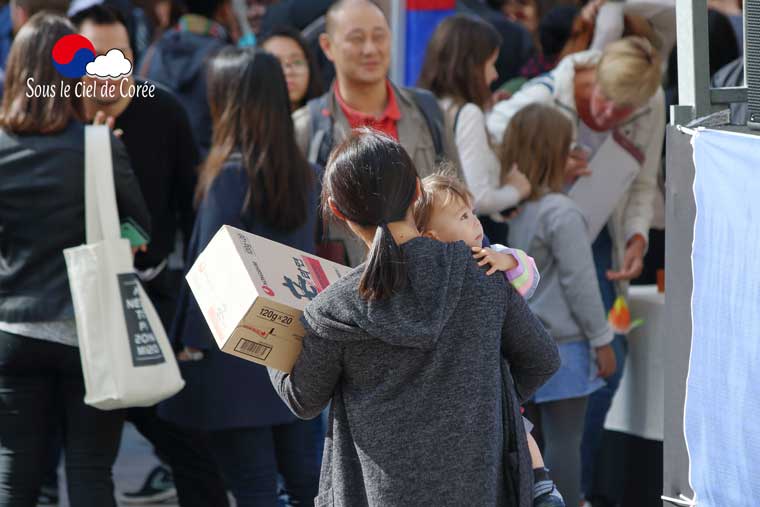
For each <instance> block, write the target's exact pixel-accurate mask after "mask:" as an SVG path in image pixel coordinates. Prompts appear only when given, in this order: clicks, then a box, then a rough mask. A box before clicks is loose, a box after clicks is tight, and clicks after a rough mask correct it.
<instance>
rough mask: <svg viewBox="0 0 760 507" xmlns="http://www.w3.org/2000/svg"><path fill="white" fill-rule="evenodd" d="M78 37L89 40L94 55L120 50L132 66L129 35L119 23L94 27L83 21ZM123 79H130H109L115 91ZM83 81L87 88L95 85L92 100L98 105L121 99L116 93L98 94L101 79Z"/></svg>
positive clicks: (91, 78)
mask: <svg viewBox="0 0 760 507" xmlns="http://www.w3.org/2000/svg"><path fill="white" fill-rule="evenodd" d="M79 33H80V35H83V36H85V37H87V38H88V39H90V42H92V45H93V47H94V48H95V53H96V54H98V55H104V54H106V53H108V51H109V50H110V49H120V50H121V52H122V53H124V56H125V57H126V58H127V59H128V60H129V61H130V62H132V65H133V66H134V61H135V59H134V55H133V54H132V48H131V46H130V45H129V34H128V33H127V29H126V28H124V25H122V24H121V23H113V24H110V25H96V24H95V23H93V22H91V21H85V22H84V23H83V24H82V26H81V27H80V29H79ZM123 79H130V78H129V77H121V78H117V79H109V80H107V81H112V82H113V83H114V84H115V85H116V89H117V90H118V89H119V82H120V81H121V80H123ZM82 80H83V81H85V83H86V84H87V85H88V86H89V85H90V84H92V83H95V85H96V87H95V89H96V95H97V96H96V97H95V98H93V100H94V101H95V102H97V103H99V104H103V105H107V104H112V103H114V102H116V101H118V100H119V99H120V98H121V97H120V95H119V94H118V93H116V94H114V95H103V94H101V93H100V91H101V90H102V86H101V85H102V83H103V81H104V80H103V79H100V78H93V77H89V76H84V77H83V78H82Z"/></svg>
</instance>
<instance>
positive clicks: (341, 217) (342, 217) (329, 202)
mask: <svg viewBox="0 0 760 507" xmlns="http://www.w3.org/2000/svg"><path fill="white" fill-rule="evenodd" d="M327 205H328V206H330V210H331V211H332V212H333V215H335V216H336V217H338V219H339V220H342V221H344V222H348V219H347V218H346V215H344V214H343V213H341V211H340V210H339V209H338V206H336V205H335V201H333V199H332V197H328V198H327Z"/></svg>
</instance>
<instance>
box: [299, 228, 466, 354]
mask: <svg viewBox="0 0 760 507" xmlns="http://www.w3.org/2000/svg"><path fill="white" fill-rule="evenodd" d="M401 250H402V252H403V254H404V259H405V262H406V268H407V280H408V281H407V285H406V287H405V288H404V289H402V290H401V291H400V292H398V293H397V294H394V296H393V297H391V298H388V299H385V300H382V301H365V300H363V299H362V298H361V297H360V296H359V280H360V279H361V276H362V273H363V272H364V264H362V265H360V266H358V267H356V268H355V269H354V270H353V271H351V273H349V274H348V275H346V276H345V277H343V278H342V279H340V280H338V281H337V282H336V283H334V284H333V285H332V286H330V287H328V288H327V289H326V290H325V291H324V292H322V293H321V294H319V295H318V296H317V297H316V298H315V299H314V300H313V301H312V302H311V303H309V304H308V305H307V306H306V309H305V311H304V316H303V321H304V324H305V325H306V326H307V328H310V329H311V330H312V331H313V332H314V333H316V334H317V335H319V336H321V337H323V338H325V339H329V340H335V341H359V340H367V339H377V340H381V341H383V342H385V343H388V344H390V345H394V346H399V347H409V348H416V349H423V350H430V349H433V348H435V346H436V343H437V341H438V338H439V336H440V335H441V331H442V330H443V329H444V327H445V326H446V324H447V323H448V322H449V320H450V319H451V318H452V317H454V315H453V314H454V310H455V308H456V307H457V305H458V304H459V300H460V298H461V296H462V287H463V283H464V279H465V275H466V271H467V268H468V264H467V263H468V262H475V261H474V260H473V258H472V253H471V252H470V248H469V247H468V246H467V245H465V244H464V243H463V242H461V241H460V242H457V243H441V242H439V241H435V240H432V239H428V238H415V239H412V240H410V241H408V242H406V243H404V244H403V245H402V246H401ZM346 286H349V287H351V288H352V290H351V291H350V293H351V294H352V297H350V298H346V297H342V298H338V297H337V295H339V294H345V293H346V291H345V288H346Z"/></svg>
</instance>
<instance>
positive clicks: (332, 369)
mask: <svg viewBox="0 0 760 507" xmlns="http://www.w3.org/2000/svg"><path fill="white" fill-rule="evenodd" d="M419 195H420V182H419V180H418V178H417V171H416V170H415V168H414V165H413V163H412V161H411V159H410V158H409V156H408V155H407V153H406V152H405V151H404V149H403V148H402V147H401V146H400V145H399V144H398V143H397V142H396V141H394V140H392V139H391V138H389V137H387V136H385V135H383V134H379V133H376V132H373V131H370V130H366V129H365V130H358V131H354V133H353V134H351V136H349V138H348V139H347V140H346V141H345V142H344V143H343V144H342V145H341V146H340V147H338V148H337V149H336V150H335V151H334V152H333V154H332V156H331V158H330V160H329V162H328V166H327V170H326V173H325V177H324V182H323V193H322V202H323V206H325V212H326V213H327V214H331V215H333V216H334V217H335V218H337V219H338V220H341V221H342V222H344V223H345V224H346V225H347V226H348V227H349V228H350V230H351V231H352V232H353V233H354V234H355V235H356V236H357V237H358V238H360V239H361V240H363V241H364V243H366V245H367V247H368V248H369V256H368V258H367V261H366V262H365V263H364V264H362V265H360V266H358V267H357V268H355V269H354V270H353V271H351V272H350V273H349V274H347V275H346V276H344V277H343V278H341V279H340V280H338V281H337V282H336V283H334V284H333V285H331V286H330V287H328V288H327V289H326V290H325V291H323V292H322V293H321V294H319V295H318V296H317V297H316V298H315V299H314V300H313V301H312V302H311V303H310V304H309V305H307V307H306V309H305V311H304V317H303V322H304V325H305V330H306V333H305V336H304V338H303V350H302V352H301V356H300V357H299V358H298V360H297V361H296V364H295V365H294V367H293V370H292V371H291V373H289V374H288V373H283V372H279V371H276V370H270V371H269V375H270V377H271V379H272V383H273V385H274V386H275V390H276V391H277V392H278V393H279V395H280V396H281V397H282V399H283V400H284V401H285V403H286V404H287V405H288V406H289V407H290V409H291V410H292V411H293V412H294V413H295V414H296V415H298V416H299V417H302V418H307V419H308V418H313V417H316V416H318V415H319V414H320V412H321V411H322V410H323V409H324V408H325V407H326V406H327V404H328V403H329V402H332V407H331V410H330V419H329V427H328V431H327V440H326V442H325V452H324V459H323V463H322V474H321V479H320V487H319V496H318V497H317V499H316V502H315V505H317V506H333V505H352V506H354V505H356V506H362V505H364V506H368V505H382V506H407V505H491V506H509V507H526V506H530V505H531V503H532V491H531V486H532V471H531V465H530V456H529V453H528V449H527V443H526V440H525V431H524V430H523V427H522V420H521V418H520V413H519V403H520V402H521V401H523V400H525V399H526V398H528V397H530V396H531V395H532V394H533V392H535V390H536V389H537V388H538V387H539V386H541V385H542V384H543V383H544V382H546V381H547V380H548V379H549V377H551V375H552V374H553V373H554V372H555V371H556V370H557V368H558V366H559V362H558V361H559V357H558V353H557V348H556V346H555V345H554V343H553V342H552V339H551V337H550V336H548V335H547V333H546V331H544V329H543V327H542V326H541V324H540V323H539V322H538V320H537V319H536V318H535V317H534V316H533V314H532V313H531V312H530V310H528V307H527V306H526V304H525V302H524V301H523V299H522V297H521V296H520V295H519V294H517V292H516V291H515V290H514V289H512V288H511V287H510V286H507V284H505V283H504V280H503V279H499V277H489V276H486V268H484V267H483V268H481V267H478V263H477V261H476V260H475V259H473V258H472V252H471V250H470V248H469V247H468V246H467V245H466V244H465V243H464V242H461V241H460V242H455V243H442V242H438V241H435V240H433V239H429V238H425V237H422V236H420V234H419V232H418V231H417V228H416V226H415V222H414V216H413V209H414V203H415V201H416V200H417V198H418V197H419Z"/></svg>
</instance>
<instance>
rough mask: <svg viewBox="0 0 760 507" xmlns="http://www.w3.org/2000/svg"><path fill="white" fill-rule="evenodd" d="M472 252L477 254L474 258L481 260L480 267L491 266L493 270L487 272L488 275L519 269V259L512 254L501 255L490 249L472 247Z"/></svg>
mask: <svg viewBox="0 0 760 507" xmlns="http://www.w3.org/2000/svg"><path fill="white" fill-rule="evenodd" d="M472 251H473V252H475V255H473V257H474V258H475V259H478V260H480V262H478V266H485V265H486V264H490V265H491V268H490V269H489V270H488V271H486V275H488V276H491V275H492V274H494V273H496V272H497V271H509V270H510V269H515V268H516V267H517V259H515V258H514V257H512V256H511V255H510V254H506V253H499V252H496V251H494V250H491V249H490V248H480V247H479V246H474V247H472Z"/></svg>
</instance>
